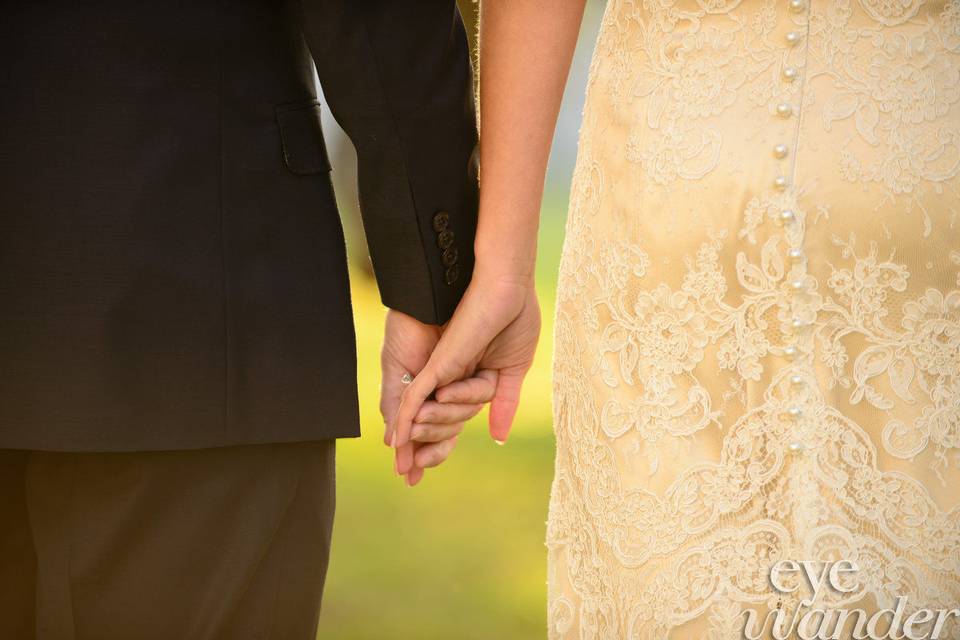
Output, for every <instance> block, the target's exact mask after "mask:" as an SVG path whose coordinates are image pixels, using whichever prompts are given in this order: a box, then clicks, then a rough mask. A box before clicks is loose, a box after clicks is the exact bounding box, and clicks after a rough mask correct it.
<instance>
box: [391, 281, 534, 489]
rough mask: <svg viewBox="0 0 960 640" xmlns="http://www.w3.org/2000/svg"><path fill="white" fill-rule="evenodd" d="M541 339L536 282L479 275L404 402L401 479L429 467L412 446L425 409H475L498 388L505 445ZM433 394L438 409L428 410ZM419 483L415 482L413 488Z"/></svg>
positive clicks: (494, 422)
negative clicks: (473, 404)
mask: <svg viewBox="0 0 960 640" xmlns="http://www.w3.org/2000/svg"><path fill="white" fill-rule="evenodd" d="M539 336H540V307H539V304H538V303H537V297H536V292H535V290H534V286H533V281H532V278H530V277H518V278H514V277H508V276H503V275H497V274H486V273H485V272H484V270H483V269H482V268H480V267H478V269H477V270H476V271H475V273H474V277H473V280H472V281H471V283H470V286H469V287H468V288H467V291H466V293H465V294H464V297H463V300H461V302H460V305H459V306H458V307H457V311H456V312H455V313H454V316H453V318H452V319H451V320H450V322H449V323H448V324H447V326H446V327H445V328H444V330H443V333H442V335H441V336H440V339H439V342H438V343H437V345H436V348H435V349H434V350H433V353H432V354H431V355H430V358H429V360H428V361H427V363H426V365H424V366H423V368H422V369H421V370H420V371H419V373H418V374H417V375H416V377H415V378H414V380H413V382H411V383H410V385H409V386H408V387H407V388H406V389H405V390H404V392H403V395H402V397H401V401H400V407H399V410H398V411H397V414H396V422H395V426H396V440H395V443H394V444H395V446H396V448H397V460H396V466H397V471H398V472H399V473H401V474H408V473H417V469H422V467H423V465H421V464H419V463H420V462H423V460H422V459H421V458H422V457H425V456H421V453H420V452H421V451H422V449H421V450H420V451H416V452H415V451H413V449H412V448H411V447H410V446H409V444H410V442H411V441H415V439H412V438H411V431H412V430H413V431H414V435H417V431H416V430H414V424H415V423H417V422H418V421H419V420H420V413H421V411H422V410H424V408H427V407H432V406H434V405H436V406H442V405H446V404H451V405H463V404H470V403H471V401H472V400H474V399H476V398H477V397H479V396H480V395H481V391H487V392H489V390H490V389H491V388H492V387H493V386H494V385H495V391H494V394H493V399H492V402H491V406H490V435H491V436H492V437H493V439H494V440H496V441H497V442H499V443H501V444H502V443H503V442H505V441H506V439H507V436H508V434H509V432H510V426H511V424H512V423H513V418H514V415H515V414H516V411H517V406H518V405H519V401H520V388H521V385H522V383H523V378H524V376H526V374H527V371H528V370H529V369H530V365H531V364H532V363H533V355H534V352H535V351H536V346H537V339H538V338H539ZM475 372H476V373H475ZM434 393H435V394H436V395H435V400H436V402H429V401H428V398H430V396H431V395H433V394H434ZM418 426H419V425H418ZM446 446H448V447H450V448H451V449H452V445H446ZM447 453H449V452H447ZM415 455H417V456H418V457H417V458H416V459H415V458H414V456H415ZM445 457H446V456H445V455H444V456H443V458H445ZM430 462H433V460H430ZM413 479H414V478H411V477H409V476H408V482H409V481H411V480H413ZM416 479H419V478H416ZM412 484H415V482H414V483H412Z"/></svg>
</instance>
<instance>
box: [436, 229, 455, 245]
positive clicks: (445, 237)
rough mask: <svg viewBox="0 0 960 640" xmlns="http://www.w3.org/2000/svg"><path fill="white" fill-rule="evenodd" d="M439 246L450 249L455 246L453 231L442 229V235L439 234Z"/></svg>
mask: <svg viewBox="0 0 960 640" xmlns="http://www.w3.org/2000/svg"><path fill="white" fill-rule="evenodd" d="M437 246H439V247H440V248H441V249H449V248H450V247H451V246H453V231H450V230H449V229H447V230H446V231H441V232H440V235H439V236H437Z"/></svg>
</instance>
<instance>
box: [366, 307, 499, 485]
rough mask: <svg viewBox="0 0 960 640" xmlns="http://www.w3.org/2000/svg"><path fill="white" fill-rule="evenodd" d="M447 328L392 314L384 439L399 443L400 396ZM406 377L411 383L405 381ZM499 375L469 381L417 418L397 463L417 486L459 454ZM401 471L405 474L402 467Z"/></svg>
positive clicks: (385, 364)
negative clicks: (396, 436)
mask: <svg viewBox="0 0 960 640" xmlns="http://www.w3.org/2000/svg"><path fill="white" fill-rule="evenodd" d="M442 331H443V329H442V327H439V326H437V325H429V324H423V323H422V322H419V321H417V320H415V319H414V318H412V317H410V316H408V315H406V314H404V313H401V312H399V311H394V310H390V311H388V312H387V320H386V325H385V329H384V338H383V350H382V352H381V355H380V364H381V373H382V379H381V384H380V413H381V415H382V416H383V419H384V425H385V429H384V434H383V440H384V443H385V444H387V445H392V444H393V437H394V434H395V433H396V432H395V429H394V427H395V420H396V416H397V410H398V409H399V407H400V397H401V395H402V394H403V392H404V390H405V389H406V387H407V386H408V385H409V383H410V380H412V379H413V378H414V376H416V375H417V374H418V373H419V372H420V371H421V370H422V369H423V367H424V366H425V365H426V364H427V362H428V360H429V359H430V354H431V353H433V350H434V348H436V346H437V344H438V342H439V340H440V336H441V334H442ZM405 377H406V381H405ZM495 386H496V376H495V375H493V374H491V373H490V372H481V373H479V374H477V376H476V377H475V378H472V379H470V380H468V381H464V384H463V385H462V386H461V387H459V388H458V389H455V391H456V392H457V393H456V394H455V395H454V396H451V397H450V399H448V401H446V402H444V403H442V404H441V403H439V402H434V401H432V400H427V401H425V402H424V403H422V405H421V407H420V408H419V411H418V412H417V414H416V415H415V416H414V418H413V425H412V431H411V432H409V433H408V439H407V440H406V441H405V442H404V444H403V446H402V447H399V450H398V452H397V459H398V460H399V459H401V458H403V459H404V460H406V461H408V464H407V465H406V467H405V469H404V470H403V472H402V475H404V476H406V481H407V484H409V485H410V486H413V485H415V484H417V483H418V482H419V481H420V479H421V478H422V477H423V473H424V469H426V468H428V467H435V466H437V465H438V464H440V463H441V462H443V461H444V460H446V459H447V457H448V456H449V455H450V454H451V453H452V452H453V448H454V446H455V445H456V440H457V436H458V435H459V434H460V432H461V431H462V430H463V425H464V423H465V422H466V421H467V420H469V419H470V418H472V417H473V416H475V415H476V414H477V413H478V412H479V411H480V409H482V408H483V405H484V403H486V402H488V401H489V400H490V399H491V398H492V397H493V392H494V388H495ZM397 472H398V473H401V472H400V470H399V469H397Z"/></svg>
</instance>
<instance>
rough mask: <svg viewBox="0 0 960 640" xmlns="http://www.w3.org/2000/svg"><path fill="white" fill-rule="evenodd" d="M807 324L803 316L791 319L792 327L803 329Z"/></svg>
mask: <svg viewBox="0 0 960 640" xmlns="http://www.w3.org/2000/svg"><path fill="white" fill-rule="evenodd" d="M805 326H807V323H806V322H805V321H804V320H803V319H801V318H794V319H793V320H791V321H790V327H791V328H792V329H795V330H796V329H803V328H804V327H805Z"/></svg>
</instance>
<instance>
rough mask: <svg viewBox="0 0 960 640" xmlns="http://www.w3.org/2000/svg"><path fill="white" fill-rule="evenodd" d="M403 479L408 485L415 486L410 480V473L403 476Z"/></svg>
mask: <svg viewBox="0 0 960 640" xmlns="http://www.w3.org/2000/svg"><path fill="white" fill-rule="evenodd" d="M403 481H404V482H405V483H406V485H407V486H408V487H412V486H413V483H412V482H410V476H409V475H405V476H403Z"/></svg>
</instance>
